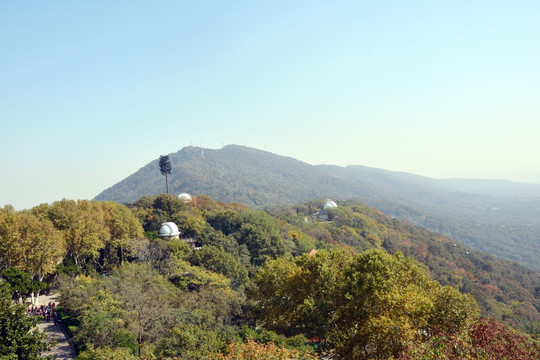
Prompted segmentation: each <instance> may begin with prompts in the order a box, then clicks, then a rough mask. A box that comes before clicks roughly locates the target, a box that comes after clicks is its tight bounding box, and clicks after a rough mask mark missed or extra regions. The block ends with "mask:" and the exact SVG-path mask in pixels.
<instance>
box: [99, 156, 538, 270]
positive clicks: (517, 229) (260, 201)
mask: <svg viewBox="0 0 540 360" xmlns="http://www.w3.org/2000/svg"><path fill="white" fill-rule="evenodd" d="M169 157H170V159H171V162H172V174H171V175H170V180H169V186H170V189H171V190H170V191H171V193H176V194H178V193H181V192H187V193H190V194H193V195H198V194H205V195H208V196H210V197H212V198H214V199H217V200H220V201H233V202H238V203H242V204H245V205H248V206H254V207H257V208H263V207H264V206H268V205H276V204H294V203H298V202H303V201H309V200H310V199H314V198H333V199H357V200H360V201H362V202H364V203H366V204H368V205H370V206H374V207H376V208H378V209H380V210H381V211H383V212H384V213H386V214H388V215H391V216H395V217H397V218H399V219H403V220H407V221H410V222H411V223H413V224H417V225H421V226H424V227H426V228H427V229H430V230H433V231H437V232H440V233H442V234H443V235H446V236H449V237H451V238H453V239H455V240H456V241H459V242H462V243H464V244H466V245H469V246H472V247H474V248H476V249H479V250H482V251H486V252H490V253H492V254H495V255H497V256H499V257H502V258H506V259H512V260H516V261H518V262H520V263H522V264H524V265H526V266H528V267H530V268H533V269H535V270H537V271H539V270H540V261H539V260H538V259H540V185H531V184H521V183H514V182H508V181H498V180H463V179H449V180H435V179H430V178H426V177H422V176H417V175H412V174H407V173H399V172H391V171H386V170H380V169H374V168H368V167H364V166H348V167H338V166H328V165H319V166H313V165H309V164H306V163H304V162H301V161H298V160H295V159H292V158H289V157H283V156H278V155H275V154H272V153H269V152H265V151H260V150H256V149H252V148H248V147H242V146H235V145H229V146H226V147H224V148H223V149H220V150H211V149H203V148H196V147H186V148H184V149H182V150H180V151H178V152H177V153H174V154H170V155H169ZM164 190H165V181H164V178H163V176H161V174H160V172H159V166H158V160H157V159H156V160H155V161H153V162H151V163H149V164H147V165H146V166H144V167H142V168H141V169H139V170H138V171H137V172H135V173H134V174H132V175H130V176H129V177H127V178H126V179H124V180H123V181H121V182H119V183H118V184H116V185H114V186H112V187H110V188H109V189H107V190H105V191H103V192H102V193H101V194H99V195H98V196H96V199H97V200H114V201H118V202H120V203H129V202H132V201H135V200H136V199H138V198H140V197H141V196H144V195H155V194H158V193H161V192H163V191H164Z"/></svg>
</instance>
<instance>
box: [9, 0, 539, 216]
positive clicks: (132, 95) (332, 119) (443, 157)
mask: <svg viewBox="0 0 540 360" xmlns="http://www.w3.org/2000/svg"><path fill="white" fill-rule="evenodd" d="M539 19H540V2H539V1H470V0H468V1H455V0H453V1H450V0H449V1H442V0H441V1H438V0H425V1H402V0H396V1H358V0H357V1H330V0H328V1H314V0H309V1H217V0H216V1H176V0H175V1H172V0H171V1H132V0H130V1H1V2H0V125H1V127H0V206H4V205H5V204H12V205H13V206H15V208H16V209H18V210H20V209H23V208H30V207H32V206H35V205H38V204H39V203H43V202H53V201H56V200H60V199H62V198H64V197H66V198H70V199H91V198H93V197H94V196H96V195H97V194H98V193H100V192H101V191H102V190H104V189H106V188H108V187H110V186H112V185H114V184H115V183H117V182H119V181H120V180H122V179H124V178H125V177H127V176H128V175H130V174H132V173H133V172H135V171H137V170H138V169H139V168H141V167H142V166H144V165H146V164H147V163H148V162H150V161H152V160H154V159H157V158H158V157H159V156H160V155H163V154H169V153H172V152H176V151H178V150H180V149H181V148H182V147H184V146H188V145H194V146H202V147H207V148H220V147H221V146H222V144H225V145H227V144H238V145H246V146H250V147H255V148H258V149H261V150H267V151H270V152H273V153H276V154H279V155H286V156H291V157H294V158H296V159H299V160H302V161H305V162H308V163H310V164H314V165H315V164H335V165H342V166H345V165H350V164H355V165H366V166H372V167H378V168H383V169H388V170H399V171H406V172H411V173H415V174H419V175H424V176H429V177H434V178H450V177H465V178H500V179H509V180H518V181H524V182H534V183H540V161H538V156H539V155H540V139H539V138H540V41H539V40H538V39H539V36H540V21H539ZM156 171H157V170H156Z"/></svg>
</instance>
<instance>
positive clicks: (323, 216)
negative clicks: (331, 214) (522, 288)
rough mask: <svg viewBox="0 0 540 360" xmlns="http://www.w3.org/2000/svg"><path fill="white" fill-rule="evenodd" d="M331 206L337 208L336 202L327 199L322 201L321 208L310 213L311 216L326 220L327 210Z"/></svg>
mask: <svg viewBox="0 0 540 360" xmlns="http://www.w3.org/2000/svg"><path fill="white" fill-rule="evenodd" d="M333 208H337V204H336V203H335V202H334V201H332V200H330V199H328V200H326V202H325V203H324V205H323V208H322V209H321V210H319V211H317V212H316V213H314V214H313V215H311V217H312V218H314V219H317V220H328V211H327V210H329V209H333Z"/></svg>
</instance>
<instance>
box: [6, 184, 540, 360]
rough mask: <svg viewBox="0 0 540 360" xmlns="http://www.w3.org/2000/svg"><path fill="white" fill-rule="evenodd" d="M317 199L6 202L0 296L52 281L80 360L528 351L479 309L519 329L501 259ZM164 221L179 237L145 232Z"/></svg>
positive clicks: (529, 289)
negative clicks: (29, 205) (282, 204)
mask: <svg viewBox="0 0 540 360" xmlns="http://www.w3.org/2000/svg"><path fill="white" fill-rule="evenodd" d="M323 204H324V201H319V200H316V201H313V202H310V203H307V204H301V205H297V206H295V207H286V208H276V209H269V210H267V211H256V210H254V209H250V208H247V207H244V206H241V205H238V204H225V203H219V202H215V201H213V200H212V199H210V198H208V197H205V196H198V197H194V198H193V200H192V201H191V202H188V203H186V202H184V201H182V200H181V199H178V198H177V197H175V196H171V195H167V194H162V195H158V196H154V197H144V198H141V199H140V200H138V201H136V202H135V203H133V204H129V205H127V206H126V205H120V204H117V203H113V202H95V201H87V200H79V201H73V200H66V199H64V200H61V201H57V202H55V203H53V204H51V205H47V204H44V205H40V206H37V207H35V208H33V209H31V210H26V211H21V212H16V211H14V210H13V209H12V208H10V207H6V208H4V209H0V270H1V273H2V276H3V279H2V281H3V282H1V283H0V284H2V286H5V287H6V289H7V291H6V292H5V294H6V298H7V299H8V302H11V301H12V300H10V299H15V300H17V299H19V298H21V299H23V298H25V297H26V296H27V295H28V294H31V293H32V292H34V293H35V292H38V291H39V290H40V289H41V288H40V283H39V280H40V279H42V280H44V281H45V282H47V283H48V284H49V286H50V287H55V290H56V291H58V292H59V293H60V303H61V304H62V307H60V308H59V311H60V313H61V314H62V318H63V320H64V323H65V324H66V325H67V326H68V327H69V329H70V331H71V332H72V333H73V335H74V338H73V339H74V341H75V343H76V345H77V347H78V350H79V351H80V358H81V359H91V358H104V359H105V358H118V359H131V358H135V357H140V358H146V359H153V358H156V359H157V358H159V359H213V358H216V359H217V358H222V359H241V358H253V357H256V358H268V359H270V358H273V359H274V358H275V359H280V358H284V359H285V358H291V357H292V358H298V359H302V358H305V359H310V358H318V357H322V358H343V359H386V358H410V359H417V358H427V359H430V358H433V359H435V358H440V359H443V358H448V359H461V358H467V357H469V358H473V359H476V358H478V359H485V358H487V359H491V358H498V359H535V358H538V357H539V353H538V350H537V349H536V348H535V346H534V345H533V344H532V342H531V339H530V337H528V336H526V335H524V334H523V333H520V332H519V331H518V330H513V329H512V328H510V327H508V326H507V325H503V324H502V323H500V322H499V321H498V320H496V319H493V318H485V317H482V315H481V314H482V312H483V313H484V314H485V313H487V312H492V310H493V309H496V310H497V309H501V311H502V312H501V313H500V314H501V315H500V318H502V314H505V316H507V318H508V319H513V320H516V319H517V320H520V321H521V324H522V328H526V326H529V328H526V329H527V330H528V331H529V332H530V333H532V334H535V331H536V330H535V329H536V327H535V326H537V325H536V324H537V323H535V321H537V320H538V318H537V317H536V316H537V314H538V309H539V308H540V305H539V304H538V302H537V296H536V295H534V286H535V285H534V284H535V283H536V284H538V281H536V279H537V278H536V277H534V276H535V275H534V274H531V273H526V272H521V273H520V278H519V282H518V281H517V277H516V276H515V275H514V273H515V272H516V270H513V268H512V267H511V266H510V265H508V267H504V268H503V267H501V266H502V265H500V264H501V263H499V262H496V261H495V260H491V258H486V259H487V260H482V259H480V258H479V255H476V254H475V253H473V252H471V254H470V255H469V256H468V257H464V256H462V255H461V254H462V253H465V252H464V251H463V250H464V249H463V248H461V247H460V246H452V242H450V240H447V239H444V238H442V237H440V236H438V235H436V234H433V233H429V232H426V231H425V230H422V229H419V228H415V227H413V226H411V225H408V224H402V223H399V222H397V221H395V220H393V219H390V218H387V217H385V216H384V215H382V214H381V213H379V212H377V211H376V210H374V209H370V208H368V207H366V206H364V205H362V204H360V203H357V202H350V203H349V202H339V206H338V207H337V208H332V209H328V211H327V216H328V221H326V220H317V219H314V218H312V217H311V214H313V213H314V212H316V211H318V210H320V209H321V208H322V205H323ZM167 221H173V222H175V223H176V224H177V225H178V228H179V229H180V231H181V234H182V237H183V239H173V240H162V239H161V238H160V237H159V236H158V233H157V232H158V230H159V228H160V226H161V224H162V223H164V222H167ZM185 240H189V242H188V241H185ZM192 243H197V244H198V245H197V246H198V248H197V249H194V248H192V247H191V246H190V245H188V244H192ZM199 246H200V247H199ZM43 248H45V249H43ZM313 249H317V251H312V250H313ZM308 252H309V254H308ZM415 259H416V260H415ZM417 261H422V262H423V263H424V264H425V265H423V264H420V263H419V262H417ZM482 261H484V262H482ZM504 266H506V265H504ZM503 272H506V273H508V276H513V277H512V279H514V280H512V281H510V280H508V279H506V278H504V277H503V276H502V273H503ZM434 278H436V279H437V280H434ZM53 280H54V281H53ZM8 284H9V285H8ZM493 284H495V285H493ZM487 285H489V286H487ZM472 294H474V295H475V296H474V297H473V295H472ZM475 297H476V300H478V301H476V300H475ZM495 314H499V313H497V312H495ZM8 331H12V330H8Z"/></svg>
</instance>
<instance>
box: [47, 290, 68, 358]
mask: <svg viewBox="0 0 540 360" xmlns="http://www.w3.org/2000/svg"><path fill="white" fill-rule="evenodd" d="M51 301H54V302H55V303H56V304H58V301H57V300H56V295H55V294H52V295H48V296H46V295H40V297H39V303H40V304H43V305H47V304H48V303H49V302H51ZM38 329H39V330H40V331H46V332H47V339H51V338H55V339H56V341H57V342H58V343H57V344H56V346H55V347H53V348H52V349H51V350H50V351H47V352H44V353H42V354H41V355H42V356H48V355H52V356H53V359H55V360H69V359H74V358H75V356H76V353H75V346H74V345H73V343H72V342H71V341H70V340H68V337H67V334H66V333H65V332H64V331H63V328H62V327H61V326H60V325H54V322H53V321H52V320H51V321H48V322H42V323H39V324H38Z"/></svg>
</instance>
